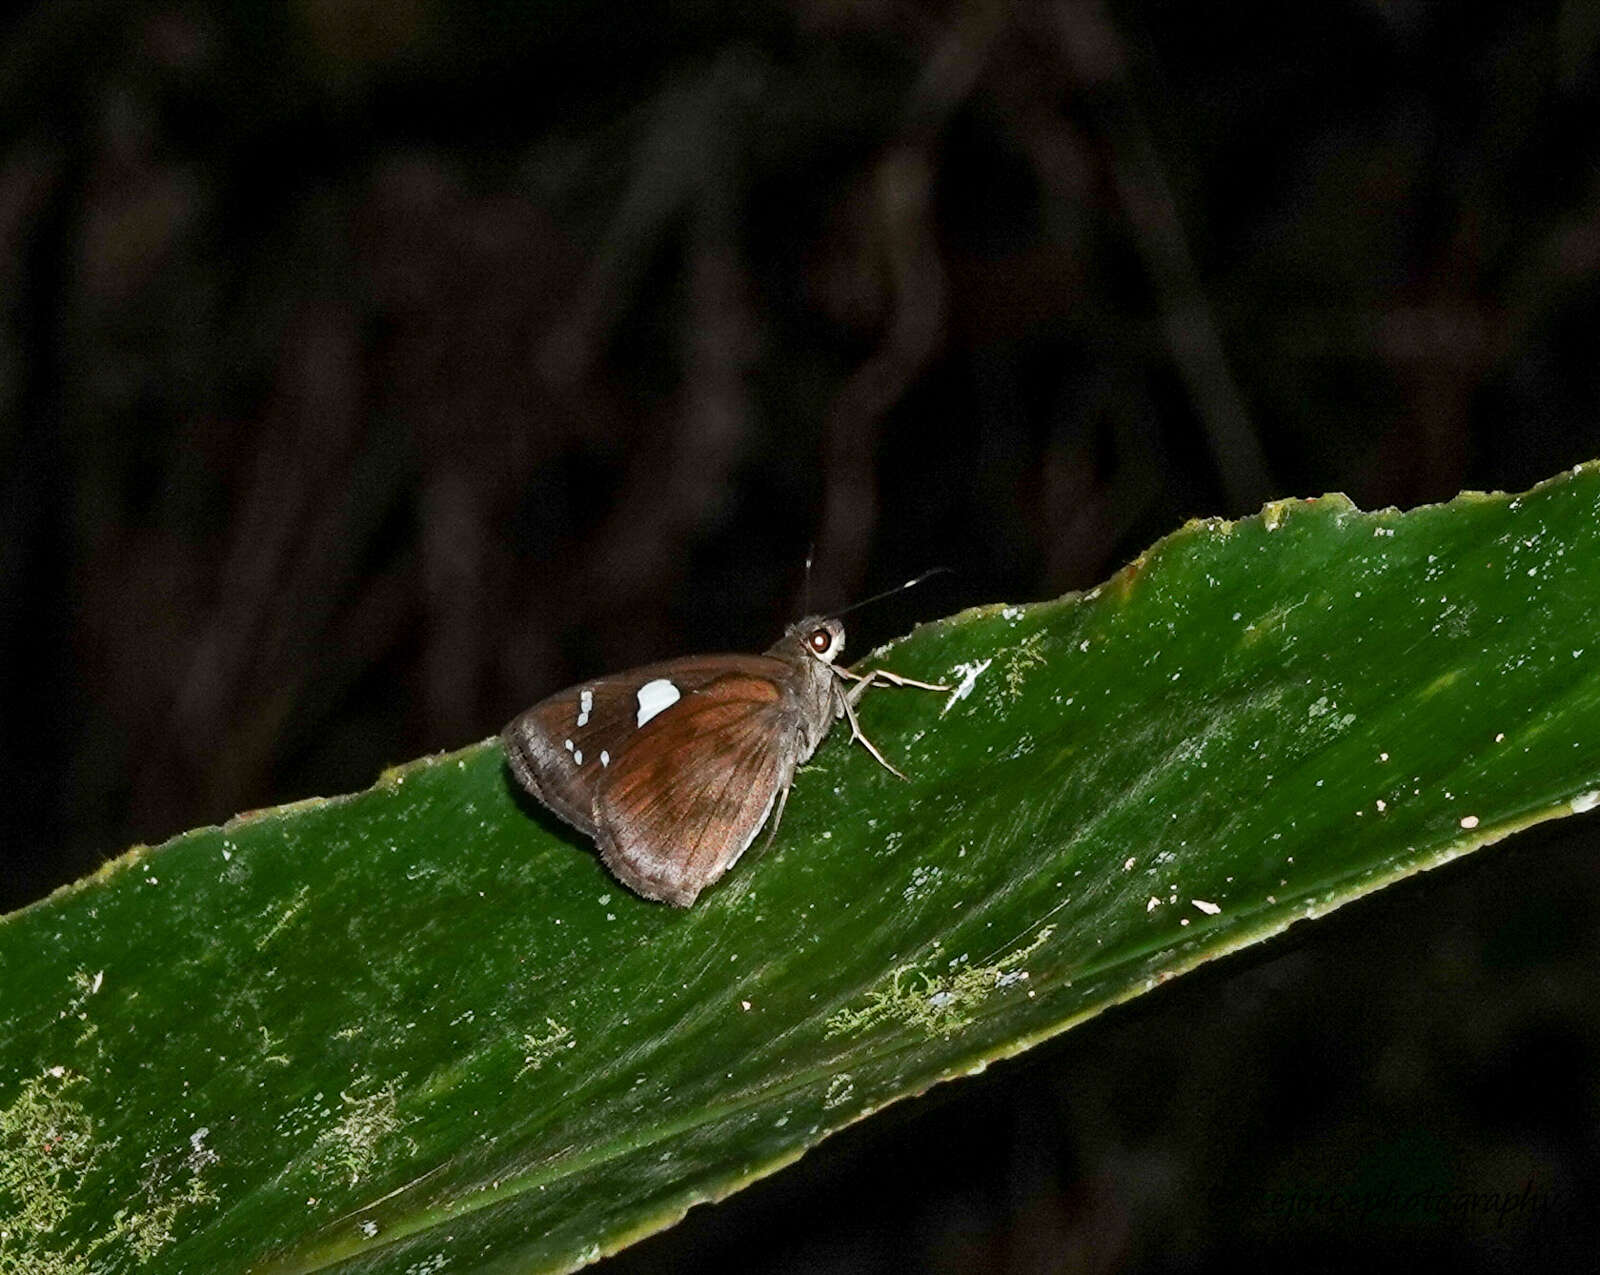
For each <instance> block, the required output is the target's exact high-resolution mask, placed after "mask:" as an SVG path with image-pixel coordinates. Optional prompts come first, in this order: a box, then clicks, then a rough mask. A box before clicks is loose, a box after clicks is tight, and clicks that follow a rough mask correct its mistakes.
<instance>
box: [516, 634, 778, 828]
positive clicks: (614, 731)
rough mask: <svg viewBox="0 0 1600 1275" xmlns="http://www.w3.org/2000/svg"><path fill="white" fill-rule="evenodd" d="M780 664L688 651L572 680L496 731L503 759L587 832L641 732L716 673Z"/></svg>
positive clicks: (770, 675) (766, 669)
mask: <svg viewBox="0 0 1600 1275" xmlns="http://www.w3.org/2000/svg"><path fill="white" fill-rule="evenodd" d="M786 668H787V666H786V665H784V664H783V663H782V661H779V660H774V659H771V658H769V657H767V656H762V655H714V656H690V657H687V658H685V659H679V660H665V661H663V662H661V663H659V664H648V665H645V666H644V667H643V668H636V669H630V670H628V671H627V672H625V673H613V674H610V675H608V676H605V677H597V678H592V679H591V680H589V681H587V682H579V683H578V684H577V685H575V686H569V687H568V688H567V689H565V690H563V691H557V692H556V693H555V694H554V695H552V696H550V697H549V698H548V699H544V700H541V701H540V702H539V703H537V704H535V705H534V706H533V707H532V708H530V709H528V710H527V711H525V712H523V713H520V714H519V715H518V716H517V717H515V718H513V719H512V720H511V722H510V723H509V724H508V725H507V726H506V728H505V730H503V731H502V732H501V739H502V740H503V741H504V744H505V750H506V761H507V763H508V764H509V765H510V767H511V773H512V774H513V775H514V776H516V779H517V782H518V783H519V784H521V785H522V787H523V788H525V789H526V790H527V791H528V792H529V793H531V794H532V795H533V796H535V797H537V798H538V799H539V800H540V801H542V802H543V803H544V804H545V805H546V806H548V807H549V808H550V809H551V810H552V811H554V812H555V813H556V814H557V815H559V816H560V817H561V818H562V819H565V820H566V821H567V822H568V823H570V824H571V825H572V826H573V827H575V828H577V829H579V830H580V831H581V832H585V833H588V834H589V835H591V836H594V835H596V833H597V829H596V826H595V816H594V806H595V795H596V793H597V792H598V790H599V788H600V786H601V781H602V780H603V779H604V778H605V777H606V776H607V774H608V773H609V771H610V770H611V768H613V767H615V766H616V765H617V764H618V763H619V761H620V759H621V757H622V755H623V754H624V753H625V752H627V751H629V750H630V749H631V748H632V746H633V744H634V743H635V741H636V739H637V738H638V737H639V736H640V735H641V734H642V733H643V732H645V731H649V730H651V729H652V728H653V727H655V726H656V723H657V722H658V721H659V720H660V719H661V718H662V717H663V716H665V715H666V714H667V713H669V712H670V711H672V710H673V709H674V708H676V706H677V704H678V702H679V701H681V700H682V699H683V698H684V697H686V696H692V695H694V694H695V693H696V692H698V691H701V690H702V689H703V688H705V687H707V686H708V685H710V684H711V683H713V682H716V681H717V680H718V679H720V678H723V677H727V676H742V677H746V678H752V679H756V680H762V679H765V680H768V681H771V680H772V679H774V678H778V677H781V676H782V675H783V673H784V671H785V670H786ZM647 687H648V688H651V690H650V691H648V692H646V693H645V694H644V695H642V696H641V691H644V688H647ZM664 701H665V702H664ZM641 721H642V722H643V724H642V725H641Z"/></svg>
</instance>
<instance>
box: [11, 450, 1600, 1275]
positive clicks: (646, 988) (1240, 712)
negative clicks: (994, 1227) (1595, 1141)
mask: <svg viewBox="0 0 1600 1275" xmlns="http://www.w3.org/2000/svg"><path fill="white" fill-rule="evenodd" d="M1597 508H1600V468H1596V467H1593V466H1589V467H1583V468H1580V469H1577V470H1574V471H1572V472H1571V473H1569V474H1565V475H1563V476H1561V477H1559V478H1557V479H1555V480H1553V481H1551V482H1549V483H1547V484H1545V485H1543V486H1542V487H1540V488H1538V489H1536V490H1535V491H1533V492H1531V493H1529V494H1527V495H1525V496H1521V497H1516V498H1509V497H1504V496H1482V495H1468V496H1463V497H1461V498H1459V499H1457V500H1455V501H1453V502H1451V503H1450V504H1449V505H1444V506H1437V507H1431V508H1426V509H1419V510H1416V511H1414V512H1411V513H1406V514H1400V513H1396V512H1393V511H1385V512H1381V513H1375V514H1363V513H1359V512H1357V511H1356V510H1354V509H1353V508H1352V507H1351V506H1350V504H1349V502H1348V501H1346V500H1345V499H1343V498H1342V497H1337V496H1329V497H1323V498H1322V499H1320V500H1314V501H1307V502H1292V501H1291V502H1282V503H1279V504H1275V505H1272V506H1269V507H1268V508H1267V509H1266V510H1265V511H1264V512H1263V513H1262V514H1261V515H1260V516H1258V517H1255V518H1251V519H1246V520H1244V521H1242V522H1238V523H1226V522H1221V521H1208V522H1197V523H1191V524H1190V525H1189V526H1187V527H1185V528H1184V529H1183V530H1181V531H1179V532H1178V533H1177V534H1175V535H1173V536H1171V537H1169V538H1168V539H1167V540H1165V541H1163V542H1161V543H1160V544H1159V545H1157V546H1156V547H1154V548H1153V549H1152V550H1151V551H1150V552H1149V553H1148V554H1146V555H1145V556H1144V557H1142V558H1140V559H1139V560H1138V561H1136V562H1135V563H1133V564H1132V565H1130V566H1129V567H1128V568H1126V569H1125V570H1124V571H1122V572H1121V573H1120V574H1119V575H1117V576H1116V577H1115V578H1114V579H1113V580H1111V581H1110V582H1109V583H1107V584H1106V585H1104V586H1102V587H1101V588H1098V589H1095V590H1093V591H1091V592H1090V593H1088V594H1085V595H1082V596H1070V597H1067V598H1063V599H1061V600H1059V601H1056V602H1050V603H1044V604H1040V605H1036V606H1028V607H998V606H997V607H989V608H984V609H980V610H977V611H972V612H968V613H965V614H963V615H959V616H955V617H953V618H951V619H949V620H945V621H941V622H938V623H935V624H930V625H927V626H924V627H923V628H921V629H919V630H917V632H915V633H914V634H912V635H911V636H910V637H908V638H905V639H903V640H902V641H900V642H899V643H897V644H894V645H893V646H892V648H890V649H888V650H886V651H884V652H882V653H880V656H879V658H880V659H881V660H882V661H883V663H884V664H885V665H886V666H888V667H891V668H893V669H895V670H896V671H899V672H903V673H905V674H908V675H910V676H914V677H921V678H925V679H930V680H934V679H939V678H946V679H949V680H950V681H952V682H953V684H954V685H955V689H954V690H953V691H952V692H950V693H948V694H934V693H929V692H924V691H916V690H891V689H885V690H881V691H874V692H872V693H871V694H869V696H868V697H867V699H866V700H865V701H864V703H863V711H862V724H863V727H864V728H865V729H866V730H867V732H868V733H869V734H870V735H871V736H872V737H873V738H874V739H875V741H876V742H877V743H878V745H879V746H880V747H881V748H882V749H883V750H884V751H885V753H886V754H887V755H888V756H889V757H890V759H891V760H893V761H895V762H896V763H897V764H899V765H900V766H902V768H903V769H905V770H906V771H907V772H908V773H909V774H910V775H911V781H910V782H909V783H901V782H899V781H898V780H895V779H893V778H892V777H890V776H888V775H887V774H886V773H885V772H884V771H883V770H882V769H880V768H879V767H878V766H877V765H875V764H874V763H873V762H872V760H871V759H870V758H869V757H868V756H867V755H866V754H865V752H864V751H863V750H862V749H860V748H859V747H854V746H852V745H851V744H850V743H849V741H848V738H847V732H845V731H843V730H840V731H837V732H835V733H834V735H833V736H832V737H831V738H830V739H829V740H828V741H827V743H826V744H825V745H824V746H823V748H822V749H820V750H819V752H818V754H817V756H816V758H815V759H814V760H813V762H812V764H811V765H809V766H808V767H806V769H805V770H804V771H803V772H802V773H801V775H800V778H799V780H798V782H797V783H796V785H795V788H794V793H793V797H792V799H791V801H790V802H789V807H788V812H787V814H786V817H785V820H784V824H783V828H782V831H781V833H780V834H779V836H778V838H777V840H776V842H775V843H774V844H773V845H772V847H771V848H770V849H768V850H766V851H764V852H762V851H752V853H751V854H750V856H748V857H747V858H746V860H745V861H744V862H742V863H741V864H740V865H739V867H738V868H737V869H736V870H735V872H734V873H732V874H731V875H730V876H729V877H728V878H727V879H726V880H725V881H724V882H723V883H721V884H720V885H718V886H717V887H715V888H714V889H712V890H711V891H709V892H708V893H707V894H706V895H705V896H704V897H703V898H702V900H701V902H700V903H699V904H697V905H696V906H695V907H694V908H693V909H691V910H689V911H687V912H680V911H674V910H672V909H669V908H666V907H663V906H660V905H657V904H649V903H644V902H642V901H640V900H638V899H636V898H634V897H632V896H631V895H629V894H628V893H627V892H626V891H625V890H624V889H622V887H620V886H619V885H617V884H616V883H615V882H613V881H612V880H611V879H610V878H608V877H607V876H606V874H605V873H604V871H603V870H602V869H601V867H600V866H599V864H598V863H597V861H596V860H595V858H594V856H593V855H592V854H591V853H589V852H588V849H587V847H586V845H584V844H583V843H581V842H580V841H577V840H575V839H574V838H573V837H571V836H569V835H567V834H565V833H563V832H562V831H560V830H559V829H558V828H557V827H556V826H555V825H554V824H552V823H551V822H550V821H549V820H548V819H547V818H544V817H541V816H539V815H538V814H536V813H535V812H532V811H530V810H529V809H528V808H527V807H526V806H525V805H524V804H522V803H519V802H518V801H517V800H516V799H515V798H514V797H513V795H512V793H511V791H510V789H509V787H508V784H507V781H506V777H505V775H504V772H503V768H502V761H501V756H500V753H499V749H498V747H497V746H496V745H495V744H493V743H488V744H480V745H476V746H474V747H471V748H468V749H465V750H463V751H461V752H459V753H454V754H449V755H446V756H442V757H436V758H429V759H425V760H423V761H420V762H417V763H414V764H412V765H410V766H406V767H403V768H401V769H398V770H396V771H393V772H391V773H389V774H387V775H385V776H384V777H383V779H382V780H381V781H380V782H379V784H378V785H377V786H376V787H375V788H373V789H371V790H370V791H368V792H364V793H360V794H357V795H355V796H351V797H345V798H338V799H334V800H327V801H323V800H316V801H307V802H303V803H300V804H297V805H293V806H287V807H283V808H281V809H277V810H270V811H264V812H257V813H255V814H251V815H246V816H242V817H240V818H239V819H237V820H235V821H234V822H232V823H230V824H228V825H227V826H225V827H223V828H206V829H200V830H197V831H195V832H192V833H189V834H187V835H185V836H182V837H179V838H176V839H175V840H173V841H171V842H169V843H168V844H166V845H164V846H161V847H160V848H158V849H155V850H149V849H139V850H135V851H133V852H131V853H129V854H127V855H125V856H123V857H122V858H121V859H119V860H117V861H116V862H115V863H112V864H109V865H107V867H106V868H105V869H104V870H102V871H101V872H100V873H99V874H97V875H96V876H94V877H93V878H90V879H88V880H86V881H83V882H80V883H79V884H77V885H75V886H72V887H69V888H67V889H65V890H62V891H60V892H58V893H57V894H55V895H53V896H52V897H51V898H49V899H47V900H45V901H43V902H41V903H39V904H36V905H34V906H33V907H30V908H27V909H24V910H23V911H21V912H18V913H15V914H13V915H11V916H10V917H7V918H5V919H4V920H3V921H0V1273H6V1275H9V1273H10V1272H21V1271H28V1272H41V1273H44V1275H58V1273H63V1272H76V1271H88V1270H94V1271H97V1272H98V1271H123V1270H134V1269H148V1270H160V1271H193V1272H206V1273H207V1275H216V1273H225V1272H235V1271H270V1272H304V1271H316V1270H329V1269H337V1270H339V1271H341V1272H357V1271H413V1272H431V1271H439V1270H445V1269H448V1270H450V1271H453V1272H459V1271H507V1272H509V1271H524V1270H545V1269H551V1270H556V1269H568V1268H571V1267H573V1266H576V1265H579V1264H581V1263H582V1262H585V1261H587V1260H590V1259H592V1258H593V1257H595V1256H597V1255H598V1254H600V1253H602V1252H605V1251H610V1250H613V1249H615V1248H617V1247H620V1246H622V1245H624V1244H626V1243H628V1242H629V1241H630V1240H632V1239H635V1238H637V1237H639V1236H641V1235H644V1234H646V1233H648V1232H650V1231H653V1230H656V1229H659V1228H660V1227H663V1226H666V1225H668V1224H670V1223H671V1222H672V1221H673V1220H674V1219H675V1218H677V1217H678V1216H679V1215H681V1213H682V1212H683V1211H684V1210H685V1209H686V1208H688V1207H689V1206H690V1205H692V1204H694V1203H695V1202H697V1201H700V1200H705V1199H712V1198H716V1197H718V1196H721V1195H725V1194H727V1193H728V1192H730V1191H733V1190H736V1189H737V1188H738V1187H739V1186H740V1185H741V1184H743V1183H745V1182H747V1181H749V1180H750V1179H752V1178H755V1177H759V1176H761V1175H762V1174H765V1173H769V1172H771V1171H772V1170H773V1169H775V1168H777V1167H779V1166H781V1165H783V1164H785V1163H787V1162H788V1161H790V1160H792V1159H794V1158H795V1157H796V1156H798V1155H800V1154H801V1153H802V1152H804V1151H805V1150H806V1148H808V1147H810V1146H812V1145H814V1144H815V1143H816V1142H818V1141H819V1140H820V1139H821V1138H823V1137H825V1136H826V1135H827V1134H828V1133H830V1132H831V1131H833V1130H835V1129H838V1128H839V1127H840V1126H842V1125H845V1124H847V1123H849V1122H851V1121H853V1120H856V1119H859V1118H861V1117H862V1116H863V1115H866V1114H867V1113H869V1112H871V1111H873V1110H875V1109H876V1108H878V1107H881V1106H883V1105H885V1104H886V1103H889V1102H892V1101H894V1100H896V1099H898V1098H901V1097H905V1096H907V1095H910V1094H914V1093H917V1092H920V1091H921V1090H923V1089H925V1088H927V1087H928V1086H929V1085H930V1084H932V1083H934V1082H936V1081H939V1080H942V1079H946V1078H949V1077H953V1076H958V1075H960V1074H962V1073H964V1072H968V1071H972V1070H974V1069H978V1068H981V1067H983V1066H984V1065H985V1064H986V1063H987V1062H988V1061H989V1060H990V1059H994V1058H998V1057H1002V1056H1005V1055H1007V1054H1011V1053H1014V1052H1016V1051H1018V1050H1021V1049H1025V1048H1027V1047H1028V1046H1030V1045H1032V1044H1034V1043H1036V1042H1037V1041H1040V1040H1042V1039H1044V1038H1046V1037H1048V1036H1051V1035H1053V1034H1055V1033H1057V1032H1060V1031H1062V1030H1064V1029H1065V1028H1067V1027H1069V1026H1072V1025H1073V1024H1075V1023H1077V1022H1080V1021H1082V1020H1083V1019H1085V1018H1088V1017H1090V1016H1092V1015H1094V1014H1096V1013H1098V1012H1099V1011H1100V1010H1102V1009H1104V1008H1105V1007H1106V1006H1108V1005H1110V1004H1113V1003H1115V1002H1117V1001H1121V1000H1125V999H1127V998H1129V997H1132V996H1136V995H1138V994H1139V993H1140V992H1142V991H1144V990H1146V989H1148V988H1150V987H1151V986H1153V985H1155V984H1156V983H1159V982H1161V981H1163V980H1165V979H1168V978H1171V977H1172V976H1173V975H1175V974H1179V973H1182V972H1183V971H1185V970H1187V969H1190V968H1193V967H1194V966H1196V965H1198V964H1200V963H1201V962H1203V961H1207V960H1211V959H1213V958H1215V957H1217V956H1219V955H1221V954H1223V953H1225V952H1229V951H1233V950H1236V949H1238V948H1241V947H1244V946H1246V945H1248V944H1251V943H1254V942H1257V941H1259V940H1260V939H1262V938H1264V937H1266V936H1268V935H1270V934H1274V933H1277V932H1278V931H1281V930H1283V929H1284V928H1285V927H1286V926H1288V925H1289V924H1291V923H1292V922H1294V921H1295V920H1298V919H1300V918H1303V917H1309V916H1315V915H1317V914H1319V913H1322V912H1325V911H1327V910H1329V909H1331V908H1334V907H1337V906H1338V905H1340V904H1341V903H1345V902H1348V901H1349V900H1351V899H1353V898H1356V897H1358V896H1359V895H1361V894H1364V893H1366V892H1368V891H1371V890H1374V889H1377V888H1378V887H1380V886H1382V885H1384V884H1386V883H1387V882H1389V881H1392V880H1395V879H1397V878H1400V877H1403V876H1406V875H1408V874H1410V873H1413V872H1416V871H1419V870H1421V869H1423V868H1427V867H1431V866H1433V865H1435V864H1438V863H1442V862H1444V861H1445V860H1447V859H1449V858H1451V857H1453V856H1455V855H1458V854H1462V853H1464V852H1466V851H1468V850H1471V849H1473V848H1475V847H1477V846H1480V845H1483V844H1486V843H1487V842H1490V841H1493V840H1495V839H1496V838H1499V837H1502V836H1504V835H1506V834H1507V833H1508V832H1511V831H1513V830H1515V829H1518V828H1521V827H1525V826H1527V825H1528V824H1531V823H1534V822H1536V821H1538V820H1541V819H1547V818H1551V817H1554V816H1557V815H1562V814H1566V813H1569V812H1572V811H1582V810H1587V809H1589V808H1590V807H1592V806H1594V805H1596V804H1597V803H1600V792H1597V789H1600V634H1597V633H1596V628H1595V621H1594V616H1595V615H1596V614H1600V518H1597V516H1596V515H1597Z"/></svg>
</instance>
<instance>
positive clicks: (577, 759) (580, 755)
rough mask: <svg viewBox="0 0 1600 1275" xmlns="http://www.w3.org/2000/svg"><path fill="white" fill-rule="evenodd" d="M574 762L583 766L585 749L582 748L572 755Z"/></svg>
mask: <svg viewBox="0 0 1600 1275" xmlns="http://www.w3.org/2000/svg"><path fill="white" fill-rule="evenodd" d="M572 761H573V764H574V765H578V766H581V765H583V749H581V748H580V749H578V751H577V752H575V753H573V754H572Z"/></svg>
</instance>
